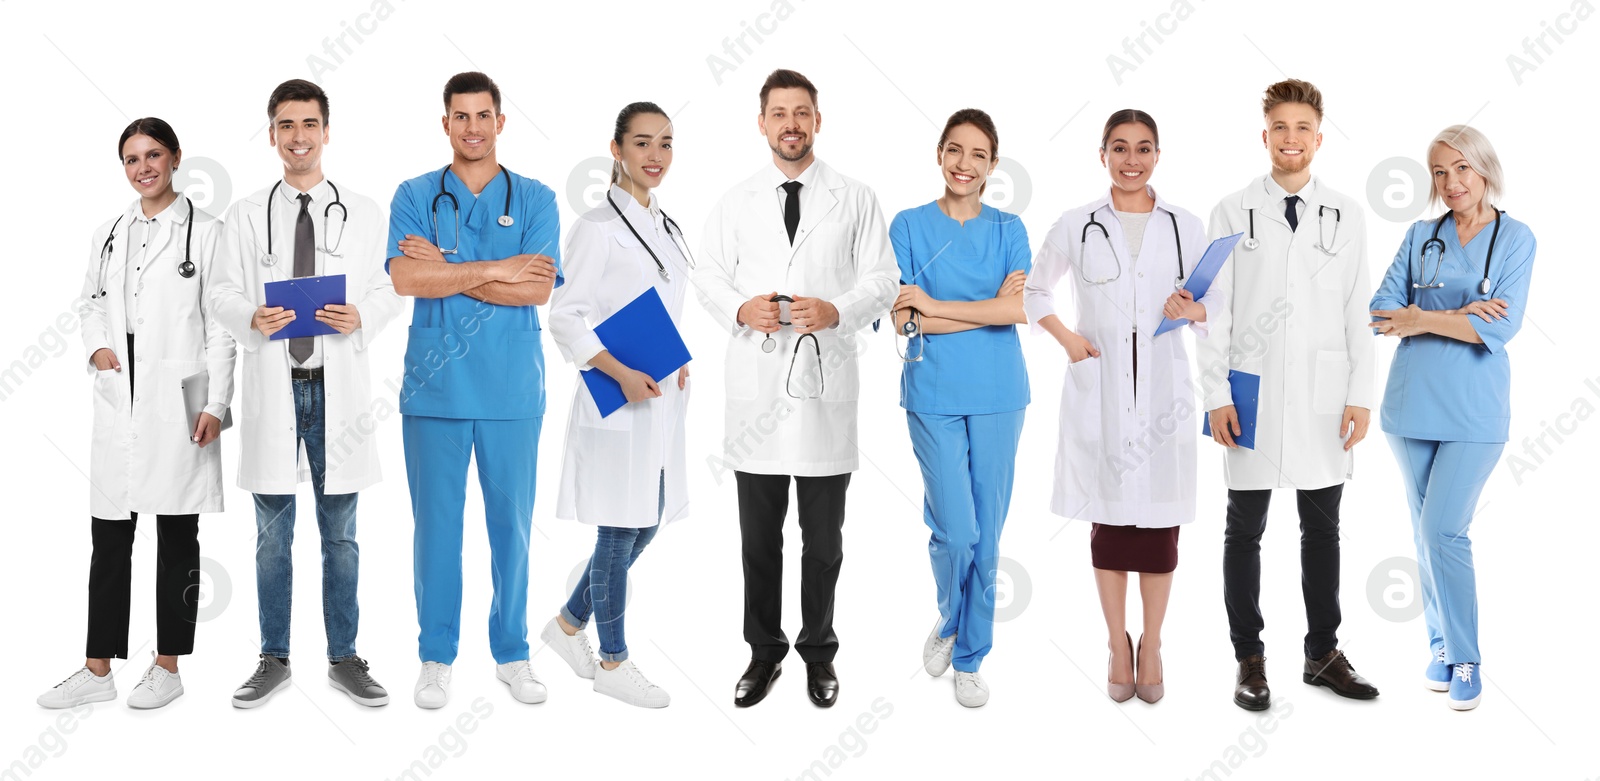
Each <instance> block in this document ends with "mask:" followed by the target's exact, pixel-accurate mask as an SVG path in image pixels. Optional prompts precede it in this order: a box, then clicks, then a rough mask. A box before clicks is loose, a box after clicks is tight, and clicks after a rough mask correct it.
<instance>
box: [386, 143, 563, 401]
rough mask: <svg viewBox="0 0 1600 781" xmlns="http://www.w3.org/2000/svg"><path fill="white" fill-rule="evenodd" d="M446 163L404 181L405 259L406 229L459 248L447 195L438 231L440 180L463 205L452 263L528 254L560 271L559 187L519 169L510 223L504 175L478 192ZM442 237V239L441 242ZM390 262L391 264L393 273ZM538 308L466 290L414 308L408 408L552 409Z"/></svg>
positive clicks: (392, 224) (395, 228) (398, 234)
mask: <svg viewBox="0 0 1600 781" xmlns="http://www.w3.org/2000/svg"><path fill="white" fill-rule="evenodd" d="M447 169H448V166H447V167H446V168H441V169H438V170H435V171H433V172H431V173H426V174H423V175H422V176H419V177H417V178H415V179H410V180H407V181H405V182H402V183H401V184H400V187H399V188H397V189H396V190H395V193H394V201H393V202H392V203H391V204H390V207H389V254H388V255H387V257H389V258H396V257H399V256H400V255H402V254H404V253H402V252H401V251H400V241H401V240H402V239H404V238H405V237H406V235H407V234H411V235H414V236H421V237H423V238H426V239H428V240H429V241H432V242H434V244H435V245H436V246H440V247H441V249H448V248H449V247H451V246H452V245H455V244H456V238H457V237H456V236H455V233H456V229H455V225H456V220H455V215H454V214H453V213H452V212H453V209H452V207H451V205H450V200H449V199H448V198H441V199H439V210H438V226H439V231H440V232H442V233H443V234H444V235H443V236H442V237H441V236H439V235H436V234H435V232H434V219H433V213H432V208H431V207H432V204H433V201H434V197H435V196H437V195H438V194H439V176H440V174H443V175H444V180H445V188H446V189H447V190H448V191H449V192H450V193H452V194H454V195H455V197H456V201H457V202H459V203H460V204H461V223H460V224H461V229H460V236H459V239H460V243H459V245H458V246H457V252H456V253H455V254H451V255H445V259H446V260H448V261H449V262H451V263H468V262H471V261H477V260H500V259H503V258H508V257H511V256H512V255H520V254H541V255H546V256H549V257H550V258H552V259H554V260H555V262H556V286H557V287H560V286H561V284H562V283H563V282H565V278H564V277H563V276H562V274H561V248H560V230H561V224H560V218H559V215H558V213H557V211H556V199H555V193H553V192H551V190H550V188H548V187H546V186H544V185H543V184H540V183H539V182H538V181H536V180H533V179H529V178H527V177H523V176H518V175H516V174H514V173H513V174H511V175H510V181H511V187H512V197H511V217H512V219H513V223H512V225H511V226H510V227H506V226H502V225H501V224H500V223H499V219H500V217H501V215H503V214H505V204H506V186H507V185H506V179H507V177H505V176H501V175H499V174H496V175H495V178H494V179H492V180H490V182H489V184H488V185H487V186H486V187H484V188H483V192H481V193H479V194H477V195H473V194H472V191H471V190H469V189H467V186H466V185H465V184H464V183H462V181H461V179H460V178H458V177H457V176H456V175H455V173H454V172H447ZM441 241H442V242H443V243H442V244H441V243H440V242H441ZM388 267H389V264H388V262H387V261H386V262H385V263H384V268H385V269H386V270H387V269H388ZM539 333H540V329H539V313H538V310H537V308H535V307H532V306H497V305H495V304H487V303H484V302H482V301H479V300H477V299H475V298H472V297H470V296H467V295H465V294H461V293H458V294H456V295H453V296H450V297H448V298H418V299H415V300H414V303H413V306H412V310H411V333H410V337H409V339H408V341H407V342H406V359H405V371H406V376H405V382H404V383H403V384H402V386H401V388H400V412H401V414H404V415H421V416H425V417H434V418H466V419H474V420H519V419H524V418H533V417H539V416H541V415H543V414H544V404H545V399H544V347H543V345H542V344H541V342H540V336H539Z"/></svg>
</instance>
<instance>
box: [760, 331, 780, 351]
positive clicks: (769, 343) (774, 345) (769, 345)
mask: <svg viewBox="0 0 1600 781" xmlns="http://www.w3.org/2000/svg"><path fill="white" fill-rule="evenodd" d="M776 349H778V341H777V340H776V339H773V338H772V334H767V338H766V339H764V340H762V342H761V352H764V353H770V352H772V351H773V350H776Z"/></svg>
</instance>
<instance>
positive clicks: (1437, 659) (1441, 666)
mask: <svg viewBox="0 0 1600 781" xmlns="http://www.w3.org/2000/svg"><path fill="white" fill-rule="evenodd" d="M1452 672H1453V671H1452V670H1451V669H1450V663H1449V662H1447V661H1445V658H1444V648H1443V647H1440V648H1439V652H1438V653H1436V654H1434V655H1433V660H1432V661H1430V662H1428V669H1427V670H1425V671H1423V673H1422V674H1423V675H1424V676H1426V678H1427V684H1428V688H1429V689H1432V690H1433V691H1436V692H1447V691H1450V674H1451V673H1452Z"/></svg>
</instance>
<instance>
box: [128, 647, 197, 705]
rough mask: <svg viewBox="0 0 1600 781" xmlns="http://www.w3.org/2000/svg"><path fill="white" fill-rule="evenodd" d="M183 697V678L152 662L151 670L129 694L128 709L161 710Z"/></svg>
mask: <svg viewBox="0 0 1600 781" xmlns="http://www.w3.org/2000/svg"><path fill="white" fill-rule="evenodd" d="M152 656H154V654H152ZM182 696H183V678H181V677H179V675H178V674H177V673H169V672H167V668H165V667H162V666H161V665H159V664H156V663H155V661H154V660H151V662H150V669H148V670H145V671H144V677H143V678H140V679H139V685H138V686H135V687H133V691H132V692H130V693H129V694H128V707H130V708H139V709H141V710H148V709H151V708H159V707H161V706H163V705H166V704H167V703H169V702H172V701H173V700H176V699H178V698H179V697H182Z"/></svg>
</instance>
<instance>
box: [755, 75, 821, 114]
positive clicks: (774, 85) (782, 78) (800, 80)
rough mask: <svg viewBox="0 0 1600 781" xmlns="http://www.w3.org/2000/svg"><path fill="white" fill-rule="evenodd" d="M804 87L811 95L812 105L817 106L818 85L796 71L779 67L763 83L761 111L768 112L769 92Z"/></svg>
mask: <svg viewBox="0 0 1600 781" xmlns="http://www.w3.org/2000/svg"><path fill="white" fill-rule="evenodd" d="M787 88H793V89H803V90H805V91H806V93H807V94H809V95H810V96H811V107H812V108H816V107H817V86H816V85H815V84H812V83H811V80H810V79H808V78H806V77H804V76H802V75H800V74H799V73H798V72H796V71H792V70H786V69H783V68H779V69H777V70H775V71H773V72H771V73H769V74H767V80H766V81H764V82H762V83H761V113H763V114H765V113H767V93H769V92H771V91H773V90H775V89H787Z"/></svg>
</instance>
